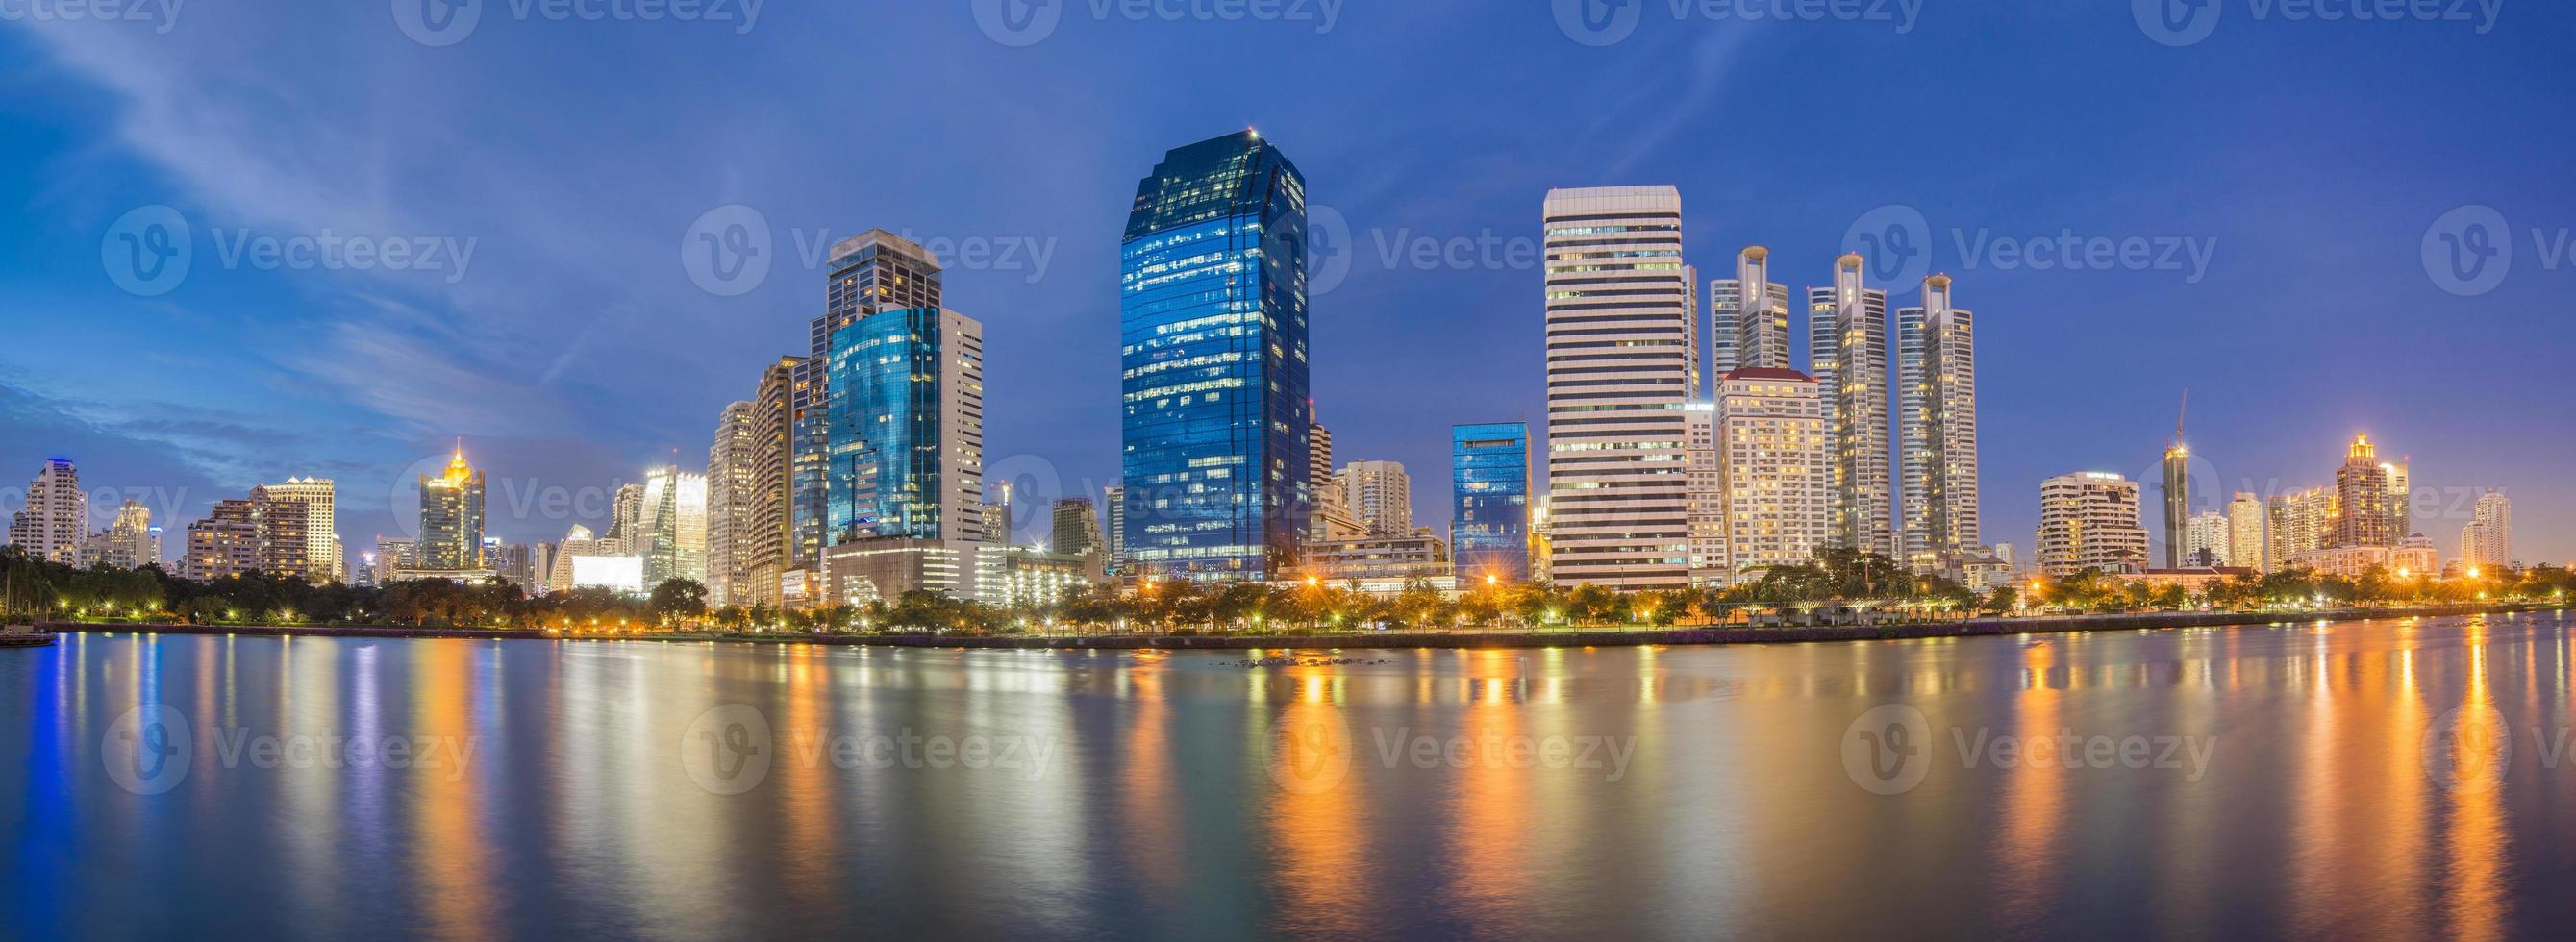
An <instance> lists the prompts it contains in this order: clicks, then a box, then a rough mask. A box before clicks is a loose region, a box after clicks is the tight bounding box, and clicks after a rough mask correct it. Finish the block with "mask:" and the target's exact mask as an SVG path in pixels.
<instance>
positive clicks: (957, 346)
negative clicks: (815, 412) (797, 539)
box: [824, 308, 983, 546]
mask: <svg viewBox="0 0 2576 942" xmlns="http://www.w3.org/2000/svg"><path fill="white" fill-rule="evenodd" d="M982 334H983V330H982V326H981V325H979V324H977V323H976V322H975V321H974V320H973V319H971V318H968V317H966V316H965V315H962V314H958V313H957V312H955V311H943V310H940V309H937V308H898V309H890V310H883V311H878V312H876V313H873V314H866V315H862V316H860V317H858V318H857V319H855V320H852V321H850V322H848V323H847V324H846V325H845V326H842V327H840V328H838V329H836V330H834V331H832V333H831V338H830V342H829V346H830V349H831V361H830V366H829V368H828V369H829V375H830V382H829V384H828V385H829V387H830V390H831V391H830V393H829V403H830V406H829V410H828V417H827V419H826V425H827V427H828V429H829V433H828V436H827V438H828V442H827V445H826V447H825V459H824V475H825V477H826V479H827V480H828V481H829V497H828V498H827V500H826V505H827V508H828V509H827V511H826V518H825V519H826V527H827V530H828V536H829V541H830V543H831V544H832V545H835V546H837V545H840V544H842V543H848V542H853V541H857V540H866V539H875V538H902V539H915V540H958V539H979V538H981V536H982V534H983V514H982V507H981V503H982V501H981V494H982V492H983V349H982V348H983V337H982Z"/></svg>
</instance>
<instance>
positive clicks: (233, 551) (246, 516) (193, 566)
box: [179, 500, 427, 582]
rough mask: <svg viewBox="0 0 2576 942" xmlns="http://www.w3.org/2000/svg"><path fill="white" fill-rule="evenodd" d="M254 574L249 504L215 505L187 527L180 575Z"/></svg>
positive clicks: (255, 529)
mask: <svg viewBox="0 0 2576 942" xmlns="http://www.w3.org/2000/svg"><path fill="white" fill-rule="evenodd" d="M422 509H423V510H424V511H426V510H427V507H426V506H424V507H423V508H422ZM257 571H259V514H258V511H257V509H256V508H254V507H252V506H251V502H250V501H248V500H225V501H217V502H216V503H215V506H214V509H213V511H212V512H210V513H208V514H207V515H206V519H203V520H199V521H197V522H195V523H192V524H189V525H188V549H187V554H186V555H185V556H184V557H182V558H181V559H180V561H179V573H180V575H183V576H186V577H188V578H190V579H195V580H198V581H200V582H211V581H213V580H216V579H222V578H226V577H230V576H237V575H241V574H244V573H251V572H257Z"/></svg>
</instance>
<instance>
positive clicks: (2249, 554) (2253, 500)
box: [2227, 493, 2272, 572]
mask: <svg viewBox="0 0 2576 942" xmlns="http://www.w3.org/2000/svg"><path fill="white" fill-rule="evenodd" d="M2267 548H2268V545H2267V544H2266V543H2265V542H2264V537H2263V501H2262V499H2261V498H2258V497H2255V496H2254V495H2252V494H2246V493H2238V494H2237V495H2236V498H2235V499H2234V500H2230V501H2228V502H2227V564H2228V565H2230V566H2234V567H2236V568H2239V569H2254V570H2259V571H2263V572H2270V571H2272V570H2271V564H2270V563H2269V561H2268V557H2267V556H2266V555H2265V553H2266V550H2267Z"/></svg>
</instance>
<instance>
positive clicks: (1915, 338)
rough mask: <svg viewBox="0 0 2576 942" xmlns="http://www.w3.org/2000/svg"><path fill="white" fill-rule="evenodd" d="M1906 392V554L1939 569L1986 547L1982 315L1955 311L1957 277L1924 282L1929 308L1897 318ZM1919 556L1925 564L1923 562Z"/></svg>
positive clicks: (1912, 310) (1902, 413) (1924, 306)
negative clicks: (1981, 487)
mask: <svg viewBox="0 0 2576 942" xmlns="http://www.w3.org/2000/svg"><path fill="white" fill-rule="evenodd" d="M1896 335H1897V376H1898V382H1899V383H1900V384H1901V386H1902V390H1901V392H1900V394H1899V398H1900V401H1901V402H1902V406H1901V408H1900V409H1899V411H1898V413H1897V415H1898V421H1899V423H1900V425H1899V427H1900V428H1901V429H1902V434H1901V435H1900V441H1902V442H1903V448H1904V452H1903V454H1904V464H1905V494H1904V499H1903V500H1902V501H1900V502H1899V506H1901V507H1903V508H1904V512H1905V517H1904V519H1905V527H1904V530H1905V534H1904V536H1905V552H1906V556H1907V558H1908V559H1910V560H1914V561H1915V562H1916V564H1917V565H1918V566H1920V567H1924V568H1932V566H1934V565H1935V564H1937V561H1938V560H1940V559H1942V558H1955V557H1956V556H1957V555H1958V554H1961V553H1969V552H1974V551H1976V550H1979V549H1981V548H1982V544H1983V542H1984V539H1985V536H1984V527H1983V524H1982V521H1981V519H1980V514H1979V509H1978V486H1977V337H1976V315H1975V314H1972V313H1970V312H1967V311H1963V310H1960V309H1958V308H1956V307H1952V306H1951V304H1950V276H1948V275H1933V276H1932V277H1930V278H1926V279H1924V280H1923V304H1922V306H1920V307H1909V308H1906V309H1904V310H1902V311H1899V312H1897V332H1896ZM1917 557H1921V558H1920V559H1918V558H1917Z"/></svg>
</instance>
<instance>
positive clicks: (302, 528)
mask: <svg viewBox="0 0 2576 942" xmlns="http://www.w3.org/2000/svg"><path fill="white" fill-rule="evenodd" d="M251 499H252V501H253V502H254V503H261V504H262V513H277V514H285V515H296V514H299V513H300V515H301V517H302V519H300V520H296V521H294V522H293V523H292V524H288V525H283V526H282V529H283V530H292V531H294V533H296V534H297V535H298V536H299V537H300V538H301V539H302V541H303V545H302V546H301V547H297V548H294V549H292V550H291V551H289V552H288V553H287V554H286V555H291V556H292V557H294V558H295V559H297V560H300V566H291V567H285V568H273V569H271V570H270V571H272V572H281V573H283V572H287V571H289V570H290V569H293V570H297V571H298V574H301V575H303V576H304V577H305V578H308V579H311V580H312V581H314V582H317V583H327V582H330V581H332V580H335V579H345V578H346V577H347V575H348V564H347V561H346V560H343V559H342V558H341V557H342V556H343V555H344V553H343V551H342V550H341V547H340V529H339V527H340V511H339V497H338V496H337V491H336V490H335V489H334V487H333V485H332V483H331V480H330V479H329V478H288V479H287V481H286V483H284V484H266V485H261V486H260V487H258V488H257V489H254V490H253V491H251ZM263 501H264V502H263ZM263 528H264V529H268V530H270V532H279V528H273V527H270V526H268V525H263ZM281 558H282V557H281Z"/></svg>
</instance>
